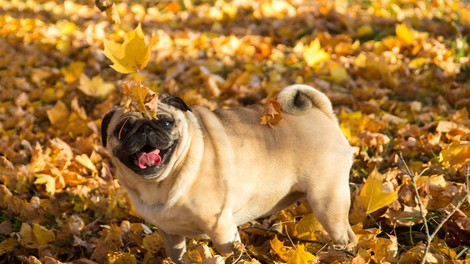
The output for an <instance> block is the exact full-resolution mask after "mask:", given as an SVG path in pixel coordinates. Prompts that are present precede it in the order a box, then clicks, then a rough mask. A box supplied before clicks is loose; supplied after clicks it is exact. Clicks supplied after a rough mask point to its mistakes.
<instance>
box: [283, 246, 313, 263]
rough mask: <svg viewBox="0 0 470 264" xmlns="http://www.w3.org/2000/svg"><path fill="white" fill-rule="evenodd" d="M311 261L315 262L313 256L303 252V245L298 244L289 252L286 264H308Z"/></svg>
mask: <svg viewBox="0 0 470 264" xmlns="http://www.w3.org/2000/svg"><path fill="white" fill-rule="evenodd" d="M312 260H315V256H314V255H312V253H310V252H308V251H306V250H305V245H303V244H298V245H297V246H296V247H295V248H294V249H293V250H291V251H290V252H289V258H288V259H287V264H298V263H309V261H312Z"/></svg>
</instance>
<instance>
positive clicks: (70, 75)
mask: <svg viewBox="0 0 470 264" xmlns="http://www.w3.org/2000/svg"><path fill="white" fill-rule="evenodd" d="M84 67H85V63H83V62H81V61H74V62H72V63H70V65H69V66H68V67H67V68H60V72H61V73H62V75H64V78H65V81H66V82H67V83H73V82H75V81H76V80H77V79H78V77H80V75H81V74H82V73H83V68H84Z"/></svg>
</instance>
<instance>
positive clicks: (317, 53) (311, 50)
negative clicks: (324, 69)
mask: <svg viewBox="0 0 470 264" xmlns="http://www.w3.org/2000/svg"><path fill="white" fill-rule="evenodd" d="M303 56H304V60H305V62H306V63H307V65H308V66H310V67H315V66H317V65H318V64H320V63H322V62H325V61H328V60H329V59H330V54H328V52H326V51H325V50H324V49H322V48H321V46H320V40H319V39H315V40H314V41H311V42H310V45H309V46H308V47H305V48H304V50H303Z"/></svg>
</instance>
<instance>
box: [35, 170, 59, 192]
mask: <svg viewBox="0 0 470 264" xmlns="http://www.w3.org/2000/svg"><path fill="white" fill-rule="evenodd" d="M34 184H45V185H46V192H48V193H49V194H54V193H55V179H54V177H52V176H50V175H47V174H42V173H41V174H36V180H35V181H34Z"/></svg>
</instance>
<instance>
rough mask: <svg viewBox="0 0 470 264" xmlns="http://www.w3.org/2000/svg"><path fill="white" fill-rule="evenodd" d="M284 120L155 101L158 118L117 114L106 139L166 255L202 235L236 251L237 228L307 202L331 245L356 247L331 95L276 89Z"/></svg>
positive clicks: (248, 110)
mask: <svg viewBox="0 0 470 264" xmlns="http://www.w3.org/2000/svg"><path fill="white" fill-rule="evenodd" d="M276 101H277V102H279V103H280V105H281V111H282V113H281V114H282V117H283V118H282V120H281V121H280V122H279V123H278V124H276V125H273V126H272V127H271V126H268V125H261V124H260V118H261V116H262V115H263V108H262V107H260V106H253V107H240V108H233V109H218V110H215V111H210V110H209V109H207V108H204V107H200V106H195V107H193V108H191V107H189V106H187V105H186V103H185V102H184V101H183V100H182V99H180V98H178V97H173V96H164V97H161V98H159V102H158V118H157V119H150V118H148V117H146V116H145V115H143V114H142V113H140V112H138V111H125V109H123V108H116V109H113V110H112V111H110V112H109V113H108V114H107V115H106V116H105V117H104V119H103V121H102V141H103V145H104V146H105V147H106V149H107V150H108V152H109V153H110V156H111V158H112V161H113V164H114V165H115V166H116V174H117V178H118V180H119V182H120V184H121V185H122V186H123V187H124V188H125V189H126V191H127V193H128V195H129V197H130V199H131V202H132V203H133V205H134V206H135V209H136V210H137V212H138V213H139V214H140V215H141V216H142V217H143V219H144V220H146V221H147V222H149V223H151V224H153V225H155V226H156V227H157V228H158V230H159V232H160V233H161V237H162V239H163V242H164V246H165V251H166V254H167V256H168V257H170V258H171V259H172V260H174V261H180V260H181V258H182V256H183V254H184V252H185V250H186V243H185V237H190V236H196V235H200V234H206V235H207V236H209V238H210V239H211V241H212V242H213V244H214V245H215V248H216V249H217V251H218V252H219V253H221V254H223V255H229V254H230V253H231V252H232V245H233V242H235V241H240V236H239V234H238V230H237V226H238V225H241V224H244V223H246V222H248V221H251V220H253V219H257V218H260V217H265V216H268V215H270V214H273V213H275V212H276V211H278V210H281V209H283V208H285V207H287V206H288V205H290V204H292V203H293V202H295V201H296V200H298V199H299V198H306V201H307V202H308V205H309V206H310V207H311V209H312V211H313V213H314V214H315V216H316V218H317V219H318V221H319V222H320V223H321V225H322V226H323V227H324V229H325V230H326V231H327V232H328V234H329V237H330V238H331V241H332V245H334V246H335V247H345V246H346V245H348V244H349V243H354V242H356V237H355V234H354V232H353V231H352V229H351V226H350V224H349V220H348V214H349V207H350V190H349V172H350V168H351V165H352V153H353V152H352V149H351V147H350V145H349V143H348V141H347V140H346V138H345V137H344V135H343V134H342V132H341V130H340V128H339V125H338V121H337V119H336V116H335V114H334V112H333V108H332V105H331V102H330V100H329V99H328V97H327V96H326V95H325V94H323V93H321V92H320V91H318V90H316V89H315V88H313V87H311V86H307V85H292V86H288V87H286V88H284V89H283V90H282V91H280V92H279V93H278V95H277V97H276Z"/></svg>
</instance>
